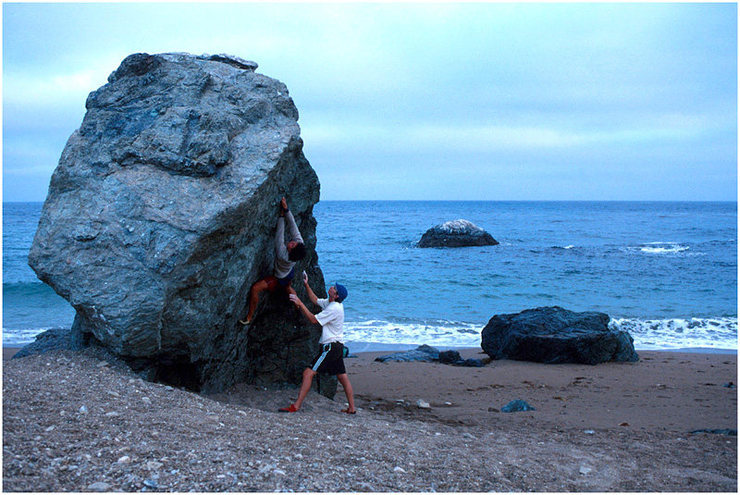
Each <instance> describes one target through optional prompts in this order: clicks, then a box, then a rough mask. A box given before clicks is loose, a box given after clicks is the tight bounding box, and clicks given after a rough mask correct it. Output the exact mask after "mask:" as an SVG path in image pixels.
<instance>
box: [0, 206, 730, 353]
mask: <svg viewBox="0 0 740 495" xmlns="http://www.w3.org/2000/svg"><path fill="white" fill-rule="evenodd" d="M40 212H41V203H4V204H3V342H4V343H5V344H6V345H7V344H18V343H25V342H29V341H31V340H33V337H34V336H35V335H36V334H38V333H40V332H41V331H43V330H44V329H47V328H52V327H59V326H66V327H68V326H70V325H71V324H72V319H73V317H74V310H73V309H72V308H71V307H70V306H69V305H68V304H67V302H66V301H65V300H64V299H62V298H61V297H59V296H57V295H56V294H55V293H54V292H53V290H51V289H50V288H49V287H48V286H46V285H45V284H43V283H41V282H40V281H38V279H37V278H36V276H35V274H34V273H33V271H32V270H31V269H30V268H29V267H28V265H27V255H28V249H29V247H30V245H31V242H32V240H33V235H34V233H35V230H36V225H37V223H38V218H39V215H40ZM314 215H315V217H316V219H317V221H318V227H317V236H318V239H319V241H318V246H317V251H318V254H319V264H320V265H321V268H322V270H323V271H324V275H325V278H326V282H327V285H329V284H332V283H335V282H340V283H342V284H344V285H346V286H347V288H348V290H349V297H348V298H347V300H346V302H345V314H346V323H345V338H346V340H347V342H348V343H349V345H350V346H351V345H352V343H360V342H362V343H371V344H374V345H376V346H377V347H378V348H381V347H383V346H385V347H388V346H404V345H418V344H429V345H434V346H438V347H477V346H479V345H480V332H481V330H482V328H483V327H484V326H485V324H486V323H487V322H488V320H489V319H490V318H491V317H492V316H493V315H495V314H501V313H516V312H519V311H522V310H524V309H528V308H534V307H538V306H552V305H558V306H562V307H564V308H567V309H570V310H574V311H602V312H605V313H607V314H609V316H610V317H611V318H612V320H611V323H610V325H612V326H613V327H615V328H620V329H623V330H627V331H629V332H630V334H631V335H632V336H633V338H634V339H635V347H636V348H637V349H638V350H639V349H643V350H647V349H664V350H671V349H687V348H692V349H707V350H711V349H732V350H736V349H737V342H738V341H737V205H736V203H729V202H722V203H709V202H701V203H700V202H529V201H527V202H498V201H480V202H478V201H461V202H449V201H429V202H425V201H409V202H405V201H321V202H320V203H319V204H317V205H316V206H315V208H314ZM461 218H462V219H465V220H469V221H471V222H473V223H475V224H476V225H478V226H480V227H482V228H484V229H486V230H487V231H488V232H489V233H491V235H493V237H494V238H496V239H497V240H498V241H499V242H500V244H499V245H498V246H487V247H468V248H455V249H419V248H417V247H415V243H416V242H417V241H418V240H419V239H420V238H421V235H422V234H423V233H424V232H425V231H426V230H427V229H428V228H430V227H432V226H434V225H436V224H439V223H443V222H445V221H448V220H456V219H461ZM363 345H366V344H363ZM353 350H357V351H359V350H362V348H358V347H354V348H353Z"/></svg>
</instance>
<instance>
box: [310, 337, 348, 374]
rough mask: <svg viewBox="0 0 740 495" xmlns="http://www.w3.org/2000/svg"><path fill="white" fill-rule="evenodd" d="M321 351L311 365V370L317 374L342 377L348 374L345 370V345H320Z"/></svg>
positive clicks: (338, 343) (339, 343) (335, 343)
mask: <svg viewBox="0 0 740 495" xmlns="http://www.w3.org/2000/svg"><path fill="white" fill-rule="evenodd" d="M320 345H321V350H320V351H319V354H318V355H317V356H316V357H315V358H314V360H313V362H312V363H311V369H312V370H314V371H316V372H317V373H325V374H327V375H342V374H344V373H347V370H346V369H345V368H344V357H343V355H344V345H342V343H341V342H332V343H331V344H320Z"/></svg>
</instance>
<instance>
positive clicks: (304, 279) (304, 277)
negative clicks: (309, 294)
mask: <svg viewBox="0 0 740 495" xmlns="http://www.w3.org/2000/svg"><path fill="white" fill-rule="evenodd" d="M303 283H304V284H307V283H308V274H307V273H306V270H303Z"/></svg>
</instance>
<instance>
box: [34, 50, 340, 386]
mask: <svg viewBox="0 0 740 495" xmlns="http://www.w3.org/2000/svg"><path fill="white" fill-rule="evenodd" d="M256 68H257V64H256V63H254V62H249V61H246V60H242V59H240V58H237V57H232V56H228V55H214V56H208V55H202V56H194V55H189V54H185V53H165V54H158V55H149V54H146V53H137V54H134V55H131V56H129V57H127V58H126V59H125V60H124V61H123V62H122V63H121V65H120V67H119V68H118V69H117V70H115V71H114V72H113V73H112V74H111V75H110V77H109V78H108V83H107V84H105V85H104V86H102V87H101V88H99V89H98V90H96V91H93V92H92V93H90V95H89V97H88V98H87V103H86V108H87V113H86V114H85V117H84V119H83V121H82V124H81V126H80V128H79V129H77V130H76V131H75V132H74V133H73V134H72V136H71V137H70V138H69V140H68V142H67V145H66V146H65V148H64V151H63V152H62V156H61V158H60V160H59V164H58V166H57V168H56V170H55V171H54V174H53V176H52V178H51V184H50V186H49V193H48V196H47V198H46V201H45V203H44V206H43V211H42V215H41V219H40V222H39V226H38V230H37V232H36V236H35V238H34V242H33V245H32V247H31V250H30V254H29V264H30V265H31V267H32V268H33V269H34V271H35V272H36V274H37V275H38V277H39V278H40V279H41V280H42V281H44V282H45V283H47V284H49V285H50V286H51V287H52V288H53V289H54V290H55V291H56V292H57V293H58V294H60V295H61V296H62V297H64V298H65V299H67V301H69V302H70V304H71V305H72V306H73V307H74V308H75V310H76V311H77V314H76V317H75V321H74V325H73V331H74V333H76V334H77V337H75V338H81V336H85V338H89V339H93V340H94V341H96V342H97V343H100V344H101V345H103V346H105V347H107V348H109V349H110V350H111V351H112V352H114V353H115V354H117V355H119V356H121V357H122V358H125V359H127V360H128V361H129V363H130V364H131V365H132V366H133V367H134V368H135V369H137V370H139V371H140V373H141V374H142V375H145V376H147V377H149V378H153V379H157V380H162V381H167V382H170V383H175V384H178V385H184V386H188V387H191V388H194V389H200V390H203V391H218V390H223V389H225V388H226V387H228V386H230V385H231V384H233V383H235V382H240V381H247V382H250V383H256V384H261V385H267V384H272V383H284V382H289V383H299V382H300V378H301V372H302V370H303V368H304V366H305V365H306V364H307V363H308V362H309V361H310V359H311V357H312V356H313V355H314V354H315V352H317V350H318V343H317V340H318V336H319V333H320V327H319V326H315V325H309V324H307V323H306V320H305V319H304V318H303V317H302V316H300V315H299V314H298V312H297V311H295V309H294V307H293V306H292V305H291V304H290V302H289V301H288V300H287V298H285V297H280V296H278V295H265V296H264V297H263V300H262V302H261V304H260V307H259V308H258V312H257V314H256V317H255V320H254V322H253V324H252V326H251V327H250V328H249V331H248V332H247V329H246V328H244V327H243V326H242V325H241V324H239V319H240V318H244V316H245V314H246V312H247V308H246V306H247V295H248V292H249V289H250V286H251V285H252V284H253V283H254V282H255V281H256V280H258V279H259V278H261V277H263V276H266V275H269V274H271V272H272V268H273V257H274V247H273V245H274V241H273V239H274V233H275V225H276V220H277V216H278V206H277V205H278V203H279V201H280V198H281V196H286V197H287V199H288V204H289V206H290V208H291V210H292V212H293V215H294V216H295V219H296V222H297V224H298V226H299V229H300V230H301V233H302V235H303V238H304V240H305V243H306V247H307V251H308V254H307V256H306V258H305V259H304V260H303V261H301V262H299V263H298V265H297V266H296V273H297V274H300V273H301V271H303V270H305V271H306V272H307V273H308V275H309V279H310V283H311V286H312V288H313V290H314V292H316V294H317V295H319V296H320V297H321V296H323V295H325V294H326V290H325V286H324V279H323V275H322V273H321V269H320V268H319V266H318V256H317V254H316V251H315V247H316V220H315V219H314V216H313V206H314V204H316V203H317V202H318V200H319V181H318V177H317V176H316V173H315V172H314V170H313V169H312V168H311V166H310V164H309V163H308V161H307V160H306V158H305V156H304V155H303V151H302V150H303V141H302V140H301V137H300V129H299V127H298V123H297V119H298V110H297V109H296V106H295V105H294V103H293V100H292V99H291V98H290V95H289V93H288V89H287V88H286V86H285V85H284V84H283V83H281V82H280V81H277V80H275V79H271V78H269V77H267V76H264V75H261V74H258V73H256V72H255V70H256ZM299 276H300V275H299ZM295 285H296V287H295V289H296V291H297V292H298V295H299V296H300V297H301V298H302V299H303V300H304V301H305V300H307V298H306V294H305V291H304V289H303V285H302V284H299V283H297V284H295ZM314 309H316V308H314ZM321 383H322V384H321V386H322V390H323V393H325V394H327V395H333V393H334V391H335V390H336V382H332V380H331V379H329V380H322V381H321Z"/></svg>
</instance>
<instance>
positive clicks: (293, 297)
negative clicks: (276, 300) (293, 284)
mask: <svg viewBox="0 0 740 495" xmlns="http://www.w3.org/2000/svg"><path fill="white" fill-rule="evenodd" d="M288 298H290V301H291V302H292V303H293V304H295V305H296V306H300V305H301V300H300V299H298V296H296V295H295V294H290V295H289V296H288Z"/></svg>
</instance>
